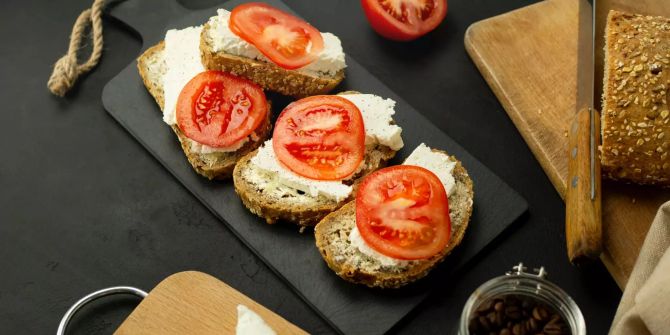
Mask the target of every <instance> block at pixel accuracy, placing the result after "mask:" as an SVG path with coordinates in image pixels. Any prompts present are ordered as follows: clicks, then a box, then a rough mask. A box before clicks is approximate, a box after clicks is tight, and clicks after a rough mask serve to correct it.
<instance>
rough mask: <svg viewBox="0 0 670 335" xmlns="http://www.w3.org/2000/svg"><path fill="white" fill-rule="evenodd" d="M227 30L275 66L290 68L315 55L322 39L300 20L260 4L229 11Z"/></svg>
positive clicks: (317, 54) (312, 28)
mask: <svg viewBox="0 0 670 335" xmlns="http://www.w3.org/2000/svg"><path fill="white" fill-rule="evenodd" d="M228 26H229V27H230V30H231V31H232V32H233V33H235V34H236V35H237V36H239V37H240V38H242V39H243V40H245V41H247V42H249V43H251V44H253V45H254V46H255V47H256V48H257V49H258V50H259V51H260V52H261V53H262V54H263V55H265V56H266V57H267V58H269V59H270V60H271V61H272V62H274V63H276V64H277V65H279V66H281V67H283V68H285V69H289V70H293V69H297V68H301V67H303V66H305V65H307V64H309V63H311V62H313V61H314V60H315V59H317V58H318V57H319V54H320V53H321V50H323V38H322V37H321V33H320V32H319V30H317V29H316V28H314V27H312V26H311V25H310V24H309V23H307V22H305V21H304V20H302V19H300V18H297V17H295V16H293V15H291V14H289V13H286V12H283V11H281V10H279V9H277V8H274V7H271V6H269V5H267V4H264V3H258V2H252V3H247V4H243V5H239V6H237V7H235V9H233V11H232V12H231V13H230V21H229V23H228Z"/></svg>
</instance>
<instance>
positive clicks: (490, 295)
mask: <svg viewBox="0 0 670 335" xmlns="http://www.w3.org/2000/svg"><path fill="white" fill-rule="evenodd" d="M512 269H513V270H512V271H509V272H507V273H506V274H505V275H504V276H500V277H496V278H493V279H491V280H489V281H487V282H486V283H484V284H482V285H481V286H479V287H478V288H477V289H476V290H475V291H474V292H473V293H472V295H470V298H469V299H468V301H467V302H466V303H465V307H463V313H462V314H461V321H460V326H459V335H469V334H470V330H469V328H468V327H469V323H470V320H471V319H473V317H475V316H476V315H477V311H478V310H480V307H482V308H486V307H483V306H484V304H485V303H489V304H490V302H491V301H494V300H496V299H503V298H505V297H510V296H514V297H519V298H522V299H528V300H533V301H536V302H539V303H541V304H544V305H545V306H546V307H548V308H549V309H553V311H554V312H555V313H557V314H559V315H560V316H561V317H562V318H563V321H565V325H566V326H567V327H568V328H569V330H570V331H571V334H572V335H585V334H586V325H585V323H584V316H583V315H582V312H581V311H580V310H579V307H578V306H577V304H576V303H575V301H574V300H572V298H570V296H568V294H567V293H565V291H563V290H562V289H561V288H559V287H558V286H556V285H555V284H553V283H551V282H549V281H548V280H547V279H546V276H547V272H546V271H545V270H544V267H541V268H539V269H535V272H534V273H528V272H526V268H525V267H524V266H523V263H519V265H516V266H514V267H513V268H512Z"/></svg>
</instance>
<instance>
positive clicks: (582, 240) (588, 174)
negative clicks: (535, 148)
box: [565, 0, 602, 264]
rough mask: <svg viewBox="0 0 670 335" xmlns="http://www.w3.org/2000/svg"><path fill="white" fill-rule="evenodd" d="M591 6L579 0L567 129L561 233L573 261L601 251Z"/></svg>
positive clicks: (577, 262) (598, 124)
mask: <svg viewBox="0 0 670 335" xmlns="http://www.w3.org/2000/svg"><path fill="white" fill-rule="evenodd" d="M595 6H596V0H593V7H591V5H590V4H589V3H588V1H586V0H580V1H579V14H578V15H579V35H578V36H579V37H578V48H577V49H578V51H577V106H576V107H577V108H576V115H575V119H574V120H573V123H572V126H571V129H570V131H569V132H568V133H569V134H568V143H569V146H568V157H569V158H568V159H569V163H568V187H567V192H566V197H565V204H566V207H565V237H566V242H567V250H568V258H569V259H570V262H571V263H573V264H583V263H587V262H589V261H590V260H592V259H597V258H598V257H599V256H600V254H601V252H602V215H601V174H600V157H599V155H598V147H599V146H600V113H598V111H597V110H596V109H595V107H594V106H593V101H594V94H595V93H594V92H595V90H594V84H595V81H594V61H595V59H594V55H595V53H594V45H595V41H594V38H595V34H594V31H595V26H594V24H595Z"/></svg>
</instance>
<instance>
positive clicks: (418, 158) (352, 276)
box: [314, 144, 474, 288]
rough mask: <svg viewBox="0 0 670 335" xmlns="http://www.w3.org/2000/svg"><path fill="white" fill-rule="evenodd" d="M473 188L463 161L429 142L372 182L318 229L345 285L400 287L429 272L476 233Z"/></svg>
mask: <svg viewBox="0 0 670 335" xmlns="http://www.w3.org/2000/svg"><path fill="white" fill-rule="evenodd" d="M473 196H474V193H473V185H472V180H471V179H470V176H469V175H468V173H467V171H466V170H465V168H463V166H462V165H461V163H460V162H459V161H458V160H457V159H456V158H455V157H453V156H449V155H448V154H447V153H446V152H444V151H440V150H435V149H430V148H429V147H427V146H425V145H424V144H421V145H420V146H418V147H417V148H416V149H415V150H414V152H412V154H411V155H410V156H409V157H408V158H407V159H406V160H405V162H404V164H403V165H398V166H391V167H388V168H384V169H380V170H378V171H376V172H373V173H371V174H370V175H368V176H367V177H365V178H364V179H363V180H362V181H361V183H360V185H359V186H358V190H357V194H356V199H355V200H352V201H350V202H348V203H347V204H346V205H344V206H343V207H341V208H340V209H338V210H336V211H334V212H332V213H330V214H329V215H327V216H326V217H325V218H324V219H323V220H321V222H319V224H317V226H316V228H315V230H314V234H315V236H316V246H317V248H318V249H319V251H320V252H321V255H322V256H323V259H324V260H325V261H326V263H327V264H328V267H330V268H331V269H332V270H333V271H335V273H336V274H337V275H338V276H340V277H342V278H343V279H345V280H347V281H350V282H353V283H357V284H364V285H367V286H370V287H381V288H397V287H400V286H403V285H406V284H408V283H410V282H413V281H415V280H417V279H420V278H422V277H424V276H425V275H427V274H428V272H429V271H430V270H431V269H433V268H434V267H435V266H436V265H437V264H438V263H439V262H441V261H442V260H443V259H444V258H445V257H446V256H447V255H448V254H449V253H450V252H451V251H452V250H453V249H454V248H455V247H456V246H457V245H459V244H460V243H461V240H462V239H463V236H464V234H465V230H466V228H467V227H468V223H469V220H470V215H471V214H472V207H473Z"/></svg>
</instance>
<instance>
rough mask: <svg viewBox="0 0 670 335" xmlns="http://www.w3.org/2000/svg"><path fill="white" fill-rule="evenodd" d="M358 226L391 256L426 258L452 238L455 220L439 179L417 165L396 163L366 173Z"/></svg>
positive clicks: (368, 239)
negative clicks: (451, 217) (451, 215)
mask: <svg viewBox="0 0 670 335" xmlns="http://www.w3.org/2000/svg"><path fill="white" fill-rule="evenodd" d="M356 226H357V227H358V230H359V231H360V233H361V236H362V237H363V239H364V240H365V242H366V243H367V244H368V245H370V247H372V248H373V249H375V250H376V251H378V252H380V253H382V254H384V255H387V256H389V257H393V258H397V259H405V260H416V259H425V258H429V257H431V256H433V255H436V254H438V253H439V252H440V251H442V250H444V248H445V247H446V246H447V244H448V243H449V238H450V236H451V220H450V219H449V202H448V198H447V193H446V192H445V190H444V186H443V185H442V183H441V182H440V179H439V178H438V177H437V176H436V175H435V174H434V173H432V172H430V171H429V170H426V169H424V168H422V167H419V166H412V165H397V166H392V167H388V168H384V169H381V170H378V171H376V172H374V173H372V174H370V175H368V176H367V177H365V179H363V182H361V185H360V186H359V187H358V191H357V193H356Z"/></svg>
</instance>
